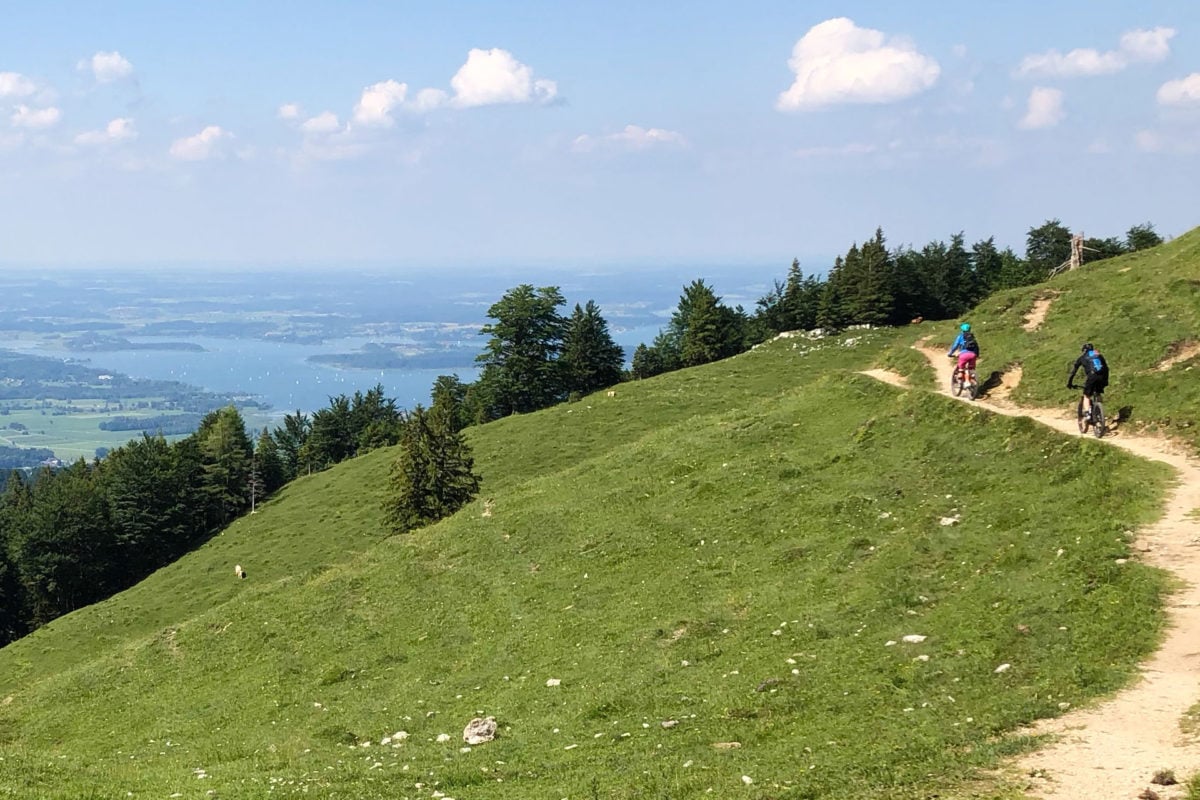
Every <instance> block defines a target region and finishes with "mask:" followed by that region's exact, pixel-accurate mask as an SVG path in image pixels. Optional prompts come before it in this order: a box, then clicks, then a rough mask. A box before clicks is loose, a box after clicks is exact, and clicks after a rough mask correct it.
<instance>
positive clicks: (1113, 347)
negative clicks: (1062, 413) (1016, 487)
mask: <svg viewBox="0 0 1200 800" xmlns="http://www.w3.org/2000/svg"><path fill="white" fill-rule="evenodd" d="M1043 298H1052V301H1051V304H1050V306H1049V309H1048V312H1047V315H1046V318H1045V321H1044V322H1043V324H1042V325H1041V326H1040V327H1038V328H1037V329H1036V330H1026V329H1025V324H1024V323H1025V318H1026V315H1027V314H1028V313H1029V312H1030V311H1031V310H1032V309H1033V307H1034V304H1035V302H1037V301H1038V300H1040V299H1043ZM968 318H969V319H970V320H971V322H972V323H973V324H974V326H975V330H976V331H977V333H978V335H979V341H980V345H981V346H982V349H983V358H982V359H981V361H980V367H979V368H980V373H981V375H984V376H986V375H987V374H988V373H989V372H991V371H993V370H1001V371H1003V370H1006V369H1010V368H1012V367H1013V366H1015V365H1019V366H1020V367H1021V369H1022V372H1023V376H1022V378H1021V383H1020V385H1019V386H1018V388H1017V390H1016V392H1014V394H1013V399H1014V400H1016V401H1017V402H1019V403H1022V404H1028V405H1038V406H1053V405H1061V406H1063V407H1064V408H1065V407H1068V406H1071V405H1073V403H1074V401H1075V399H1076V398H1077V397H1078V393H1077V392H1070V391H1068V390H1067V389H1066V379H1067V373H1068V371H1069V369H1070V366H1071V364H1072V362H1074V360H1075V359H1076V357H1078V355H1079V348H1080V345H1081V344H1082V343H1083V342H1085V341H1090V342H1093V343H1094V344H1095V345H1096V346H1097V347H1098V348H1099V349H1100V350H1101V352H1103V353H1104V355H1105V357H1106V358H1107V359H1108V362H1109V365H1110V368H1111V370H1112V374H1113V377H1112V382H1111V384H1110V386H1109V389H1108V392H1107V395H1106V400H1107V408H1109V409H1110V410H1111V411H1114V412H1115V411H1116V410H1117V409H1118V408H1122V407H1125V408H1126V414H1127V416H1128V423H1127V424H1128V426H1129V427H1130V428H1132V429H1135V430H1147V431H1154V432H1160V433H1163V434H1165V435H1168V436H1172V437H1175V438H1178V439H1180V440H1181V441H1184V442H1186V443H1187V444H1188V445H1189V446H1190V447H1191V448H1192V449H1193V451H1195V452H1200V354H1194V355H1192V356H1191V357H1190V358H1188V359H1185V360H1182V361H1180V362H1178V363H1175V364H1174V365H1173V366H1170V367H1169V368H1166V369H1160V367H1162V366H1163V365H1164V362H1166V361H1167V360H1168V359H1170V358H1171V357H1173V356H1176V355H1177V354H1178V353H1179V352H1180V351H1181V350H1183V349H1184V348H1187V347H1188V346H1189V345H1191V346H1195V345H1198V344H1200V228H1197V229H1195V230H1192V231H1190V232H1189V233H1187V234H1185V235H1183V236H1180V237H1179V238H1177V239H1174V240H1173V241H1170V242H1167V243H1165V244H1163V245H1160V246H1158V247H1156V248H1153V249H1151V250H1143V251H1140V252H1137V253H1132V254H1130V255H1127V256H1122V257H1120V258H1113V259H1108V260H1105V261H1098V262H1095V263H1093V264H1088V265H1086V266H1084V267H1082V268H1080V269H1078V270H1075V271H1072V272H1067V273H1063V274H1061V275H1058V276H1056V277H1054V278H1052V279H1051V280H1050V281H1048V282H1046V283H1043V284H1039V285H1037V286H1030V287H1025V288H1022V289H1014V290H1011V291H1005V292H999V293H997V294H995V295H992V296H991V297H989V298H988V299H987V300H985V301H984V302H983V303H981V304H980V306H979V307H978V308H977V309H975V310H974V311H973V312H972V313H971V314H970V315H969V317H968ZM956 326H957V323H949V322H947V323H939V324H937V325H934V326H918V327H917V328H914V329H910V334H909V336H908V337H907V338H906V339H903V340H901V341H900V343H901V344H902V345H907V344H908V343H909V342H911V341H912V340H913V339H915V338H916V337H917V335H922V336H923V335H926V334H929V333H931V332H932V333H933V334H934V335H933V338H932V343H933V344H935V345H939V346H944V347H947V348H948V347H949V345H950V342H951V341H953V339H954V336H955V334H956V330H955V328H956ZM918 331H919V334H918ZM903 349H904V348H901V349H900V350H898V351H897V352H895V353H893V354H890V355H889V357H888V359H887V360H889V361H892V362H893V363H895V364H897V365H900V366H903V365H909V367H910V368H911V369H912V370H913V371H914V372H915V371H919V362H915V361H913V360H912V356H911V355H910V354H907V353H903V352H902V350H903ZM913 365H917V366H913ZM905 371H907V370H905ZM1076 380H1077V382H1078V383H1079V385H1082V381H1081V380H1079V377H1078V376H1077V378H1076Z"/></svg>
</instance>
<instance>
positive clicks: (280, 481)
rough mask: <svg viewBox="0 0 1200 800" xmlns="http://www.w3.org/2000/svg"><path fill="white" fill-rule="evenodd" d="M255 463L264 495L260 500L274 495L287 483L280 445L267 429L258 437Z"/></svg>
mask: <svg viewBox="0 0 1200 800" xmlns="http://www.w3.org/2000/svg"><path fill="white" fill-rule="evenodd" d="M254 462H255V467H256V468H257V470H258V477H259V479H260V480H261V481H262V495H261V496H260V497H259V498H258V499H259V500H260V501H261V500H262V498H263V497H266V496H269V495H272V494H274V493H275V492H276V491H278V490H279V488H280V487H282V486H283V485H284V484H285V483H286V482H287V481H285V480H284V478H283V461H282V460H281V459H280V458H279V445H278V444H276V442H275V439H274V437H272V436H271V432H270V431H268V430H267V429H266V428H263V429H262V433H260V434H259V435H258V442H257V444H256V445H255V447H254Z"/></svg>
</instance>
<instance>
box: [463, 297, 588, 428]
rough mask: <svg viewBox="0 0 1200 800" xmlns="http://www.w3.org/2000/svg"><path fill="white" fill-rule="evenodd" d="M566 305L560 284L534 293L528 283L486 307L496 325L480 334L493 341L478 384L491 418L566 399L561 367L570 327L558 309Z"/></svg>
mask: <svg viewBox="0 0 1200 800" xmlns="http://www.w3.org/2000/svg"><path fill="white" fill-rule="evenodd" d="M564 302H565V301H564V300H563V296H562V293H561V292H560V291H559V290H558V287H557V286H544V287H542V288H540V289H534V287H533V286H532V285H530V284H527V283H526V284H522V285H520V286H518V287H516V288H515V289H510V290H509V291H508V292H506V293H505V295H504V297H502V298H501V299H500V301H499V302H497V303H495V304H493V305H492V307H491V308H489V309H488V317H490V318H491V319H494V320H495V322H494V323H489V324H487V325H484V326H483V328H482V329H481V330H480V333H483V334H488V335H490V336H491V338H490V339H489V340H488V343H487V344H486V345H485V348H484V352H483V353H481V354H480V355H479V356H478V357H477V358H476V361H478V362H479V363H480V364H481V365H482V366H483V371H482V373H481V374H480V377H479V383H480V388H481V390H482V394H483V396H484V399H485V402H486V403H487V404H488V409H487V411H488V415H489V417H490V418H493V419H495V418H498V417H503V416H507V415H509V414H524V413H527V412H529V411H536V410H538V409H539V408H546V407H547V406H551V405H554V404H555V403H558V402H561V401H562V400H565V399H566V397H567V391H566V384H565V381H564V380H563V376H562V370H561V366H560V365H559V363H558V362H559V356H560V355H561V354H562V347H563V338H564V336H565V334H566V324H567V323H566V320H565V319H563V318H562V316H560V315H559V313H558V307H559V306H561V305H562V304H563V303H564Z"/></svg>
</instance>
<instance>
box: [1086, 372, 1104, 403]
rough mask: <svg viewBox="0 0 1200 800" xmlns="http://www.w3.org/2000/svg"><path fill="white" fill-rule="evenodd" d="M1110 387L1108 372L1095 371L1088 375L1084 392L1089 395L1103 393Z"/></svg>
mask: <svg viewBox="0 0 1200 800" xmlns="http://www.w3.org/2000/svg"><path fill="white" fill-rule="evenodd" d="M1107 388H1108V373H1107V372H1093V373H1092V374H1091V375H1088V377H1087V380H1086V381H1084V383H1083V393H1084V394H1085V395H1087V396H1088V397H1091V396H1092V395H1094V394H1103V393H1104V390H1105V389H1107Z"/></svg>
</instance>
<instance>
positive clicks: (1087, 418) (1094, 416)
mask: <svg viewBox="0 0 1200 800" xmlns="http://www.w3.org/2000/svg"><path fill="white" fill-rule="evenodd" d="M1075 413H1076V416H1077V418H1078V420H1079V432H1080V433H1087V432H1088V428H1091V429H1092V433H1093V434H1094V435H1095V436H1096V438H1097V439H1099V438H1101V437H1103V436H1104V434H1106V433H1108V423H1107V422H1106V421H1105V419H1104V393H1103V392H1095V393H1093V394H1092V410H1091V412H1090V413H1088V414H1084V413H1083V398H1082V397H1081V398H1079V407H1078V408H1077V409H1076V410H1075Z"/></svg>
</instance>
